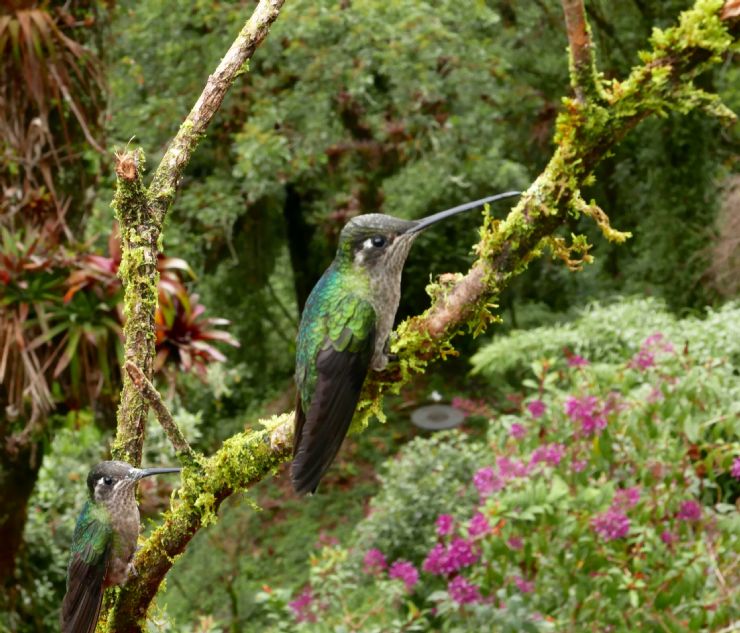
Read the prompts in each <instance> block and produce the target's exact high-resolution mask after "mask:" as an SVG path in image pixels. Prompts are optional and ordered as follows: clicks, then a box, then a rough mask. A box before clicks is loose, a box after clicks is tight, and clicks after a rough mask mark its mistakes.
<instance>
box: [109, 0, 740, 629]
mask: <svg viewBox="0 0 740 633" xmlns="http://www.w3.org/2000/svg"><path fill="white" fill-rule="evenodd" d="M734 1H735V0H730V2H734ZM722 6H723V3H722V2H718V1H717V0H698V1H697V2H696V4H695V6H694V8H693V9H691V10H688V11H685V12H684V13H683V14H681V18H680V23H679V25H678V26H675V27H673V28H671V29H667V30H666V31H661V32H658V33H656V34H655V35H654V36H653V38H652V40H651V42H652V45H653V49H652V51H651V52H649V53H647V54H645V55H644V57H643V59H644V63H643V64H642V65H640V66H636V67H635V68H633V70H632V72H631V73H630V75H629V76H628V77H627V78H626V79H625V80H623V81H621V82H617V81H614V82H612V83H611V84H610V85H609V86H608V89H604V91H603V98H601V97H600V98H598V99H597V98H596V97H593V98H592V97H590V96H589V94H588V93H584V99H583V100H581V99H575V100H566V101H565V108H564V111H563V112H562V113H561V114H560V116H559V118H558V124H557V134H556V141H557V143H558V149H557V151H556V152H555V154H554V155H553V157H552V158H551V160H550V162H549V163H548V165H547V167H546V168H545V170H544V171H543V172H542V174H540V176H539V177H538V178H537V179H536V180H535V182H534V183H533V184H532V185H531V186H530V187H529V189H528V190H527V191H526V192H525V193H524V194H523V196H522V197H521V199H520V201H519V203H518V204H517V205H516V207H515V208H514V209H513V210H512V211H511V212H510V213H509V215H508V216H507V218H506V219H505V220H504V221H502V222H498V221H495V220H493V219H492V218H490V216H486V219H485V222H484V226H483V229H482V231H481V240H480V242H479V243H478V245H477V247H476V250H477V254H478V259H477V261H476V262H475V264H474V265H473V266H472V268H471V269H470V270H469V271H468V273H467V274H465V275H459V276H446V278H447V279H449V278H450V277H453V281H452V282H451V283H447V282H445V283H442V282H440V283H438V284H436V286H435V287H434V288H433V290H434V292H433V303H432V305H431V307H430V308H429V309H428V310H427V311H426V312H425V313H424V314H422V315H420V316H418V317H415V318H413V319H410V320H408V321H406V322H404V323H403V324H401V326H400V327H399V328H398V337H397V339H396V341H395V342H394V345H393V349H394V351H396V352H399V353H400V355H401V362H400V365H399V366H398V367H397V368H396V369H395V370H387V371H385V372H383V373H380V374H374V375H372V376H370V377H369V378H368V380H367V381H366V384H365V387H364V392H363V398H364V400H363V401H362V402H361V403H360V406H359V407H358V414H357V416H356V420H355V422H356V424H359V425H362V424H363V423H365V422H366V421H367V419H368V418H369V417H370V415H371V414H373V413H376V414H378V415H382V400H381V398H382V395H383V394H384V393H385V392H387V391H389V390H391V391H394V392H397V391H398V390H400V388H401V387H402V386H403V385H404V384H405V383H406V382H407V381H408V380H409V379H410V378H411V376H412V375H413V374H414V373H415V372H418V371H422V370H423V368H424V366H425V365H426V364H427V363H428V362H430V361H431V360H433V359H435V358H438V357H444V355H445V354H446V353H447V352H448V351H449V350H450V349H451V348H450V340H451V339H452V338H453V337H454V336H455V335H456V334H457V333H458V332H460V331H461V330H462V329H464V328H467V329H469V330H471V331H473V332H478V331H480V330H482V329H483V328H484V327H485V326H486V325H487V324H488V323H490V321H491V320H492V316H491V314H490V312H489V307H490V306H491V304H492V303H493V302H494V301H495V300H496V298H497V297H498V295H499V294H500V292H501V290H502V289H503V288H504V287H505V286H506V285H507V284H508V283H509V281H510V280H511V279H512V278H513V277H514V276H516V275H517V274H519V273H521V272H522V270H524V268H526V266H527V264H528V263H529V261H531V260H532V259H533V258H535V257H538V256H539V255H540V254H541V252H542V250H543V247H545V246H550V247H552V246H553V240H554V239H555V238H554V237H553V234H554V232H555V231H556V230H557V229H558V228H559V227H560V226H562V224H563V223H564V222H565V221H566V219H567V218H568V216H569V214H573V215H576V214H577V213H579V212H584V211H585V210H586V209H587V208H588V207H591V206H592V205H587V204H586V203H585V202H584V201H583V199H582V198H581V195H580V190H579V188H580V187H581V186H582V184H583V183H584V182H585V181H586V180H587V178H588V177H589V176H590V174H591V172H592V170H593V168H594V167H595V165H596V164H597V163H598V161H599V160H600V159H601V158H602V157H603V156H604V155H605V154H606V153H607V152H609V151H610V150H611V149H612V148H613V146H614V145H615V144H616V143H618V142H619V141H620V140H621V139H622V138H623V137H624V136H625V135H626V134H627V133H628V132H629V131H630V130H631V129H632V128H634V127H635V125H637V123H639V122H640V121H641V120H643V119H644V118H645V117H647V116H649V115H651V114H654V113H661V114H662V113H664V112H665V111H668V110H677V111H679V112H687V111H688V110H690V109H692V108H696V107H704V104H706V102H707V99H706V97H702V98H699V97H697V90H696V89H695V88H694V87H693V84H692V81H693V78H694V77H695V76H696V75H697V74H699V73H700V72H702V71H704V70H706V69H707V68H708V67H710V66H711V65H712V64H715V63H717V62H718V61H720V60H721V56H722V54H724V53H725V52H727V51H728V50H729V48H730V46H731V45H732V44H733V38H732V37H731V35H730V33H729V31H728V29H729V28H732V29H734V28H735V27H736V26H737V20H735V18H734V17H732V18H731V19H730V20H728V21H726V22H725V23H723V22H722V21H721V20H720V17H719V12H720V9H722ZM712 103H713V105H714V109H713V112H715V113H720V111H721V108H719V107H718V106H717V103H716V101H713V102H712ZM721 113H722V114H724V115H727V112H726V111H721ZM589 214H590V215H591V216H592V217H594V219H595V220H597V223H598V224H599V226H600V227H601V229H602V231H603V232H604V234H605V235H606V236H607V237H608V238H609V239H614V240H615V241H619V240H620V239H623V238H624V237H625V236H624V234H621V233H619V232H618V231H614V229H611V227H610V226H609V221H608V218H607V217H606V215H605V214H603V212H602V213H598V211H597V210H595V208H594V209H591V210H590V211H589ZM557 239H559V240H562V238H557ZM576 240H579V238H576ZM582 241H583V240H580V241H579V243H578V244H576V243H574V244H573V245H572V248H574V249H580V248H581V247H582V246H583V244H582ZM560 248H562V247H561V246H560ZM261 423H262V424H263V426H264V427H265V428H264V429H263V430H259V431H250V432H245V433H240V434H237V435H235V436H234V437H232V438H230V439H229V440H227V441H226V442H224V445H223V447H222V448H221V449H220V450H219V451H218V452H217V453H216V454H215V455H213V456H212V457H211V458H209V459H207V460H205V461H204V465H203V468H202V469H186V470H185V471H184V473H183V487H182V488H181V489H180V490H179V491H178V492H177V500H176V501H175V502H174V503H173V507H172V508H171V509H170V510H169V511H168V512H167V513H166V515H165V518H164V522H163V523H162V524H161V525H160V526H158V527H157V528H156V529H155V531H154V532H153V534H152V535H151V537H150V538H149V539H148V540H147V541H146V542H145V543H144V545H143V546H142V548H141V549H140V550H139V552H138V553H137V556H136V561H135V564H136V568H137V569H138V570H139V574H138V575H137V576H135V577H133V578H131V579H130V580H129V582H128V583H127V585H126V586H125V587H123V589H122V590H121V592H120V594H119V596H118V600H117V603H116V606H115V608H114V610H113V611H112V613H111V614H110V617H109V620H108V628H109V630H110V631H116V632H122V631H125V632H127V633H128V632H137V633H138V632H139V631H141V627H142V625H143V619H144V618H145V616H146V612H147V609H148V606H149V603H150V602H151V600H152V598H153V597H154V595H155V594H156V591H157V588H158V587H159V584H160V582H161V581H162V579H163V578H164V576H165V574H166V573H167V571H169V569H170V568H171V567H172V565H173V562H174V557H175V556H176V555H177V554H179V553H181V552H182V551H184V549H185V547H186V546H187V544H188V542H189V541H190V539H191V538H192V537H193V535H194V534H195V533H196V532H197V531H198V530H199V529H200V528H201V527H203V526H205V525H207V524H208V523H210V522H212V521H214V520H215V514H216V512H217V511H218V508H219V506H220V504H221V503H222V502H223V500H224V499H226V498H227V497H228V496H229V495H231V494H232V493H234V492H236V491H239V490H243V489H246V488H247V487H249V486H250V485H252V484H254V483H255V482H257V481H259V480H261V479H263V478H264V477H266V476H267V475H269V474H270V473H272V472H273V471H274V469H275V467H276V466H277V465H278V464H279V463H280V462H282V461H285V460H287V459H288V458H289V456H290V453H291V450H290V449H291V443H292V439H291V438H292V414H285V415H283V416H280V417H273V418H271V419H269V420H264V421H261Z"/></svg>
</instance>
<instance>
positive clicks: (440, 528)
mask: <svg viewBox="0 0 740 633" xmlns="http://www.w3.org/2000/svg"><path fill="white" fill-rule="evenodd" d="M454 528H455V519H454V518H453V517H452V515H451V514H440V515H439V516H438V517H437V536H446V535H448V534H452V531H453V529H454Z"/></svg>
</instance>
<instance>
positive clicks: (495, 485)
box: [473, 466, 504, 501]
mask: <svg viewBox="0 0 740 633" xmlns="http://www.w3.org/2000/svg"><path fill="white" fill-rule="evenodd" d="M473 484H474V485H475V487H476V488H477V489H478V494H479V495H480V499H481V501H483V500H484V499H486V498H488V497H490V496H491V494H492V493H494V492H498V491H499V490H501V489H502V488H503V487H504V482H503V481H501V479H500V478H499V477H498V476H497V475H496V473H494V472H493V468H491V467H490V466H485V467H483V468H481V469H479V470H478V471H477V472H476V473H475V475H473Z"/></svg>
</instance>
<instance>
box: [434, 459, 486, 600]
mask: <svg viewBox="0 0 740 633" xmlns="http://www.w3.org/2000/svg"><path fill="white" fill-rule="evenodd" d="M476 475H477V478H476V479H475V480H476V482H477V483H476V485H477V486H478V488H479V490H481V489H483V490H490V489H491V485H492V484H491V482H492V475H493V469H491V468H482V469H480V471H478V473H476ZM436 526H437V534H438V535H439V536H440V537H449V540H448V539H447V538H445V539H444V541H447V542H439V543H436V544H435V545H434V546H433V547H432V549H431V550H429V553H428V554H427V557H426V559H425V560H424V562H423V563H422V567H421V568H422V570H423V571H425V572H427V573H429V574H434V575H436V576H443V577H447V580H448V582H447V591H448V593H449V596H450V598H451V599H452V600H454V601H455V602H457V603H458V604H460V605H463V604H469V603H472V602H479V601H480V600H481V594H480V589H479V587H478V586H476V585H474V584H472V583H471V582H470V581H469V580H468V579H467V578H465V577H464V576H463V575H462V574H461V570H463V569H465V568H466V567H470V566H471V565H473V564H475V563H476V562H478V561H479V560H480V556H481V552H480V546H479V545H478V544H477V540H478V539H480V538H481V537H482V536H484V535H485V534H489V533H490V532H491V525H490V523H489V522H488V519H487V518H486V516H485V515H484V514H483V513H482V512H476V513H475V514H473V516H472V517H471V518H470V521H468V523H467V526H461V527H462V529H463V532H465V531H466V532H467V537H466V538H463V537H462V536H459V535H455V534H454V532H455V520H454V518H453V517H452V516H451V515H449V514H440V515H439V516H438V517H437V521H436Z"/></svg>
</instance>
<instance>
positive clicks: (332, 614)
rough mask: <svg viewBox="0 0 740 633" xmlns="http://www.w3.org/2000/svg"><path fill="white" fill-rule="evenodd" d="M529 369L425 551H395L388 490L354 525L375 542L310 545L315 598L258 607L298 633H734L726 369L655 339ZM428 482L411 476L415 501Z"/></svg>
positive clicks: (738, 575) (731, 444) (736, 459)
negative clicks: (595, 359) (627, 350)
mask: <svg viewBox="0 0 740 633" xmlns="http://www.w3.org/2000/svg"><path fill="white" fill-rule="evenodd" d="M726 325H728V326H730V321H729V320H728V321H727V322H726ZM534 373H535V377H536V379H535V380H531V379H530V380H526V381H525V384H524V386H525V387H526V388H527V389H528V391H529V395H528V396H527V397H526V398H525V400H524V403H523V405H522V411H521V412H520V413H519V414H517V415H501V416H499V417H495V418H494V419H492V420H491V423H490V431H489V436H488V442H489V450H488V451H487V453H486V457H485V458H484V459H483V460H482V461H481V462H480V463H479V465H478V467H477V469H476V470H475V472H474V473H473V475H472V477H467V478H460V477H456V476H455V475H454V474H451V476H450V478H449V481H448V485H449V487H450V489H451V490H452V491H455V492H456V493H457V495H456V498H455V500H454V501H453V502H450V503H449V506H448V507H447V508H445V509H443V511H441V512H439V513H438V515H437V516H436V517H435V519H434V520H433V522H432V523H430V524H428V525H421V526H417V528H416V531H415V533H416V534H417V535H420V534H427V535H430V537H429V539H428V540H427V541H426V543H424V547H423V548H422V549H423V551H422V553H421V554H417V553H416V552H417V551H418V550H417V549H415V548H412V547H407V549H406V551H407V552H408V554H406V555H405V556H400V555H399V554H398V552H399V551H400V547H406V546H405V545H403V540H404V538H405V536H404V535H405V534H407V531H408V528H410V527H412V526H411V525H410V524H411V523H412V522H413V520H414V519H413V515H412V514H410V513H409V514H404V513H403V512H401V513H399V512H396V510H395V508H396V506H397V505H408V498H407V497H408V495H409V494H411V493H410V492H409V491H408V490H406V485H405V484H403V485H396V483H395V481H394V479H392V478H390V477H388V478H386V480H385V485H384V490H383V492H382V493H381V495H380V496H379V497H378V498H377V499H376V501H375V502H374V503H373V505H372V512H371V515H370V517H368V519H366V521H369V522H372V523H373V524H377V523H382V522H384V521H389V522H390V525H389V526H388V530H386V531H385V532H384V533H380V532H378V533H377V536H376V537H373V536H372V535H373V532H372V531H370V530H363V529H362V526H360V529H359V530H358V533H359V534H360V538H359V539H358V541H357V542H356V543H354V546H353V548H352V549H353V550H354V552H352V551H348V550H346V549H342V548H331V549H325V550H323V551H322V552H321V553H320V554H319V556H317V558H316V559H315V560H314V561H313V563H312V571H311V575H312V583H311V586H309V587H304V588H301V589H300V590H299V591H298V593H296V594H295V595H294V597H293V598H292V600H291V599H286V598H285V597H284V594H281V593H280V592H279V591H273V592H272V593H271V594H269V595H267V594H265V595H263V596H262V598H263V600H265V602H266V603H267V605H268V608H269V609H271V610H273V611H274V612H281V610H282V612H283V613H291V612H292V614H293V618H294V621H297V622H296V624H295V626H296V627H297V629H296V630H306V631H324V630H326V631H329V630H335V629H334V628H332V627H336V626H338V625H340V624H341V625H343V626H345V627H347V629H348V630H363V631H375V630H378V631H380V630H389V629H387V628H384V627H392V626H397V627H399V628H398V630H435V631H437V630H438V631H479V630H491V627H494V628H495V630H497V631H498V630H501V631H512V632H513V631H547V630H553V631H561V630H609V631H624V632H625V633H626V632H627V631H637V630H639V631H656V632H657V631H661V632H663V631H687V630H688V631H719V630H730V629H729V628H726V627H730V626H731V625H732V621H733V617H734V615H733V609H734V608H735V600H736V599H737V595H736V587H737V586H738V581H740V569H739V568H738V562H737V556H736V554H735V553H736V552H737V548H738V546H739V545H740V543H738V540H739V538H740V537H738V533H739V532H738V529H737V527H738V521H739V519H738V513H737V508H736V505H735V504H736V501H737V498H738V493H739V492H740V445H739V444H738V443H737V442H736V438H737V437H738V433H739V432H740V420H739V419H738V411H737V404H736V403H737V402H738V401H739V400H740V393H739V389H740V387H738V384H737V380H736V378H735V377H734V375H733V366H732V364H731V363H730V362H729V361H727V360H721V359H717V358H709V357H705V358H702V359H697V358H695V357H693V356H692V355H691V354H690V353H688V352H686V351H683V350H682V347H681V346H677V345H675V344H674V343H673V342H671V341H669V340H668V339H667V338H666V337H665V336H664V335H662V334H661V333H655V334H653V335H651V336H649V337H647V338H646V339H645V340H644V341H642V343H641V344H640V345H639V348H638V350H637V352H636V353H634V354H633V355H632V356H630V357H626V358H623V360H622V361H621V362H609V363H593V364H592V363H590V362H589V360H588V359H586V358H584V357H582V356H577V355H570V356H569V357H567V358H562V359H560V360H556V359H550V360H548V361H547V362H539V363H536V364H535V365H534ZM430 441H431V442H432V443H433V444H436V443H438V442H439V440H438V439H434V438H432V439H431V440H420V441H417V442H415V443H412V445H410V446H409V447H408V448H407V450H406V451H405V454H404V455H403V456H402V458H401V461H400V462H399V463H396V464H393V465H392V466H391V468H392V469H393V471H394V476H395V475H396V474H398V473H397V471H399V470H400V471H402V470H403V468H404V467H405V466H404V464H411V465H413V464H414V463H415V460H416V458H415V455H417V454H419V455H420V454H422V453H423V452H428V451H429V450H436V449H435V448H434V446H428V445H429V444H430ZM462 454H463V452H461V455H462ZM465 454H467V453H465ZM452 464H454V460H453V461H451V463H450V464H444V465H438V467H439V468H440V469H441V470H442V472H444V470H445V469H446V468H447V467H448V466H451V465H452ZM412 467H413V466H412ZM449 472H450V473H455V470H454V469H451V470H450V471H449ZM427 485H429V483H428V481H425V479H424V478H420V479H419V480H418V484H417V488H418V495H419V496H420V498H423V497H424V494H425V492H424V491H425V487H426V486H427ZM450 496H452V495H450ZM394 517H395V518H396V519H398V518H399V517H400V519H401V521H402V522H401V523H395V524H394V523H393V521H394ZM427 520H428V519H427ZM403 521H406V522H408V523H409V525H406V524H404V523H403ZM388 552H393V554H391V555H387V554H388ZM358 556H360V557H362V563H360V562H358V561H357V558H358ZM352 561H354V562H352ZM347 586H353V587H354V590H353V591H352V592H347V591H346V589H345V588H346V587H347ZM350 594H352V595H350ZM390 604H393V605H394V607H395V608H390V606H389V605H390ZM381 606H382V607H383V608H380V607H381ZM360 624H362V625H361V627H360V628H357V627H358V626H360ZM394 630H396V629H394Z"/></svg>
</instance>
